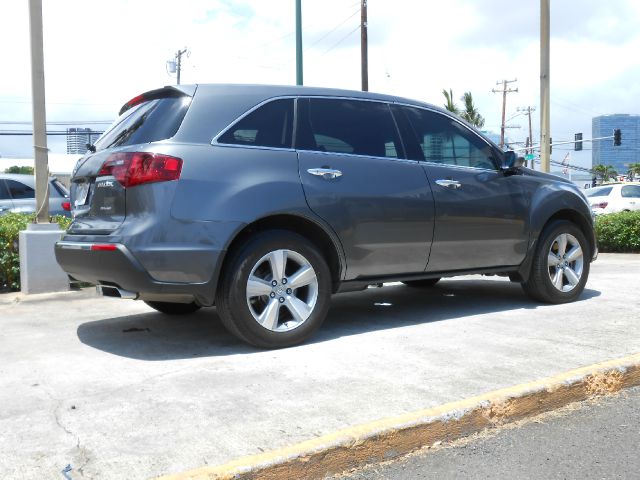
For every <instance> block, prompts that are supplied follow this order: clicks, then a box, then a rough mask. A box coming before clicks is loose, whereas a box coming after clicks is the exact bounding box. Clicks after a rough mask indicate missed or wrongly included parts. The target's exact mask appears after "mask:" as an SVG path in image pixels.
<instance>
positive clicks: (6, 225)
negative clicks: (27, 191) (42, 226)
mask: <svg viewBox="0 0 640 480" xmlns="http://www.w3.org/2000/svg"><path fill="white" fill-rule="evenodd" d="M34 220H35V213H7V214H6V215H1V216H0V292H1V291H15V290H20V254H19V251H18V243H19V241H18V236H19V233H20V231H21V230H26V229H27V225H28V224H29V223H33V221H34ZM51 221H52V222H56V223H57V224H58V225H60V228H62V229H63V230H66V229H67V228H69V225H70V224H71V219H70V218H67V217H62V216H58V215H56V216H54V217H51Z"/></svg>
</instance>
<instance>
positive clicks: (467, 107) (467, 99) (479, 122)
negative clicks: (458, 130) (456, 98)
mask: <svg viewBox="0 0 640 480" xmlns="http://www.w3.org/2000/svg"><path fill="white" fill-rule="evenodd" d="M460 100H462V101H463V102H464V110H463V111H462V113H461V114H460V116H461V117H462V118H464V119H465V120H466V121H467V122H469V123H470V124H471V125H473V126H475V127H476V128H478V129H480V128H482V127H484V117H483V116H482V115H480V114H479V113H478V109H477V108H476V106H475V105H474V104H473V97H472V96H471V92H464V95H463V96H462V97H460Z"/></svg>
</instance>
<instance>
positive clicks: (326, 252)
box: [218, 214, 346, 293]
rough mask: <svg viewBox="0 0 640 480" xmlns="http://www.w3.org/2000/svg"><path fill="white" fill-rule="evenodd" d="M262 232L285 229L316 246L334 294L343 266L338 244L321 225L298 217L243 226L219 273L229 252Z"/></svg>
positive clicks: (277, 216) (278, 216)
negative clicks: (324, 263) (329, 273)
mask: <svg viewBox="0 0 640 480" xmlns="http://www.w3.org/2000/svg"><path fill="white" fill-rule="evenodd" d="M265 230H288V231H291V232H294V233H297V234H298V235H301V236H303V237H305V238H306V239H307V240H309V241H310V242H311V243H313V244H314V245H315V246H316V247H318V249H319V250H320V252H321V253H322V255H323V257H324V258H325V259H326V261H327V265H328V267H329V271H330V272H331V283H332V291H333V293H335V292H336V291H337V289H338V287H339V286H340V282H341V280H342V278H343V276H344V271H345V266H346V263H345V259H344V252H343V250H342V245H341V244H340V241H339V240H338V239H337V237H336V236H335V234H333V232H330V231H329V229H328V228H327V227H325V226H323V225H321V224H320V223H319V222H317V221H315V220H314V219H310V218H308V217H303V216H300V215H292V214H275V215H270V216H267V217H263V218H260V219H258V220H255V221H253V222H251V223H249V224H247V225H245V226H244V227H243V228H242V229H241V230H239V231H238V232H237V233H236V234H235V236H234V237H233V238H232V240H231V241H230V242H229V245H228V246H227V248H226V249H225V250H226V252H225V255H224V258H222V264H221V267H220V272H221V274H222V272H224V270H225V267H226V266H227V264H228V262H229V261H230V259H231V258H233V253H234V252H235V251H236V250H237V249H239V248H241V247H242V245H244V243H245V242H246V241H247V240H248V239H249V238H250V237H251V236H252V235H255V234H256V233H257V232H260V231H265ZM218 285H219V283H218Z"/></svg>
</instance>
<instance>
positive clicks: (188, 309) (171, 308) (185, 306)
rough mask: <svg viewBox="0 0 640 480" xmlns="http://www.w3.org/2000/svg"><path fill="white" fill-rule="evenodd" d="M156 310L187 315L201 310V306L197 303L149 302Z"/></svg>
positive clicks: (169, 313)
mask: <svg viewBox="0 0 640 480" xmlns="http://www.w3.org/2000/svg"><path fill="white" fill-rule="evenodd" d="M144 303H146V304H147V305H149V306H150V307H151V308H153V309H154V310H157V311H159V312H162V313H166V314H168V315H186V314H189V313H194V312H197V311H198V310H200V306H199V305H196V304H195V303H170V302H147V301H145V302H144Z"/></svg>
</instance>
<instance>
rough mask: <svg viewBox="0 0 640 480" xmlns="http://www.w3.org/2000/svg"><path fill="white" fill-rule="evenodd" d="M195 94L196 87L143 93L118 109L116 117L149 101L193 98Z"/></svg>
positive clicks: (165, 88)
mask: <svg viewBox="0 0 640 480" xmlns="http://www.w3.org/2000/svg"><path fill="white" fill-rule="evenodd" d="M195 93H196V85H184V86H183V85H178V86H166V87H163V88H158V89H157V90H151V91H149V92H146V93H143V94H142V95H138V96H137V97H133V98H132V99H131V100H129V101H128V102H127V103H125V104H124V105H123V106H122V108H121V109H120V112H118V116H120V115H122V114H123V113H124V112H126V111H127V110H129V109H130V108H132V107H135V106H136V105H138V104H140V103H143V102H147V101H149V100H156V99H158V98H175V97H193V95H194V94H195Z"/></svg>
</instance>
